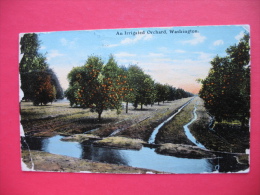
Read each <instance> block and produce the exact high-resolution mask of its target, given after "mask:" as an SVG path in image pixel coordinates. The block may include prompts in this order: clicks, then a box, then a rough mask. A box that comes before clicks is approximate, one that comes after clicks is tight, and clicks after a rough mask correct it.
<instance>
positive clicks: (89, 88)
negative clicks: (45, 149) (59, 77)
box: [65, 56, 127, 120]
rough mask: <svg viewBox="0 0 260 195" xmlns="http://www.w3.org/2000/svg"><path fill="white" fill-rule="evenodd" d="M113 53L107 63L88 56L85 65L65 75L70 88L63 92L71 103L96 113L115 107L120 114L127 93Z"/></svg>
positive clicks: (99, 116)
mask: <svg viewBox="0 0 260 195" xmlns="http://www.w3.org/2000/svg"><path fill="white" fill-rule="evenodd" d="M122 72H123V70H122V69H120V68H119V67H118V65H117V63H116V61H115V59H114V57H113V56H110V58H109V60H108V62H107V64H106V65H104V62H103V61H102V60H101V58H99V57H97V56H90V57H89V58H88V60H87V62H86V64H85V65H84V66H82V67H76V68H73V69H72V70H71V72H70V73H69V74H68V80H69V84H70V87H69V89H68V90H67V91H66V92H65V94H66V97H67V98H68V99H69V101H70V104H71V106H72V105H80V106H81V107H85V108H90V109H91V111H92V112H97V113H98V119H99V120H101V115H102V113H103V111H104V110H107V109H111V110H112V109H116V110H117V113H118V114H119V113H120V112H121V109H122V101H123V99H124V97H125V94H126V90H127V89H126V87H125V84H126V80H125V79H126V78H125V76H124V75H123V74H121V73H122Z"/></svg>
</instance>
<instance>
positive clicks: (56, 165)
mask: <svg viewBox="0 0 260 195" xmlns="http://www.w3.org/2000/svg"><path fill="white" fill-rule="evenodd" d="M30 153H31V155H30ZM30 153H29V151H28V150H23V151H22V158H23V162H24V163H25V164H26V165H27V167H28V169H31V168H32V163H31V160H30V157H32V161H33V164H34V170H35V171H57V172H88V173H135V174H137V173H138V174H149V173H153V174H159V173H163V172H159V171H154V170H149V169H141V168H134V167H128V166H122V165H115V164H107V163H100V162H93V161H89V160H82V159H77V158H72V157H67V156H62V155H56V154H50V153H47V152H41V151H30Z"/></svg>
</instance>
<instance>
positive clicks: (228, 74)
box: [199, 33, 250, 126]
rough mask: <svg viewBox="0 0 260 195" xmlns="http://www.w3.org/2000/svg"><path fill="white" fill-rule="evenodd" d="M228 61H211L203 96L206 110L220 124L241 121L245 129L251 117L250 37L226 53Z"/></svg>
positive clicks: (218, 58) (243, 39) (216, 59)
mask: <svg viewBox="0 0 260 195" xmlns="http://www.w3.org/2000/svg"><path fill="white" fill-rule="evenodd" d="M226 53H227V55H226V57H219V56H216V57H215V58H213V60H212V61H211V65H212V67H211V69H210V71H209V74H208V76H207V77H206V78H205V79H204V80H201V83H202V88H201V90H200V92H199V95H200V97H201V98H203V99H204V101H205V107H206V109H207V110H208V111H209V113H210V114H212V115H213V116H215V119H216V120H217V121H222V120H227V121H233V120H239V121H240V122H241V124H242V126H244V125H245V124H246V123H247V122H248V120H249V117H250V64H249V61H250V45H249V34H247V33H246V34H245V35H244V37H243V38H242V39H241V40H240V41H239V43H238V44H236V45H234V46H230V47H229V48H228V49H227V50H226Z"/></svg>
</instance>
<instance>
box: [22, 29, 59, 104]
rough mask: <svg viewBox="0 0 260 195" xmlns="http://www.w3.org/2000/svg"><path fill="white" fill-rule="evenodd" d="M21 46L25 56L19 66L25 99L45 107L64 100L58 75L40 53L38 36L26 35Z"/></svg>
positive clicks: (33, 34)
mask: <svg viewBox="0 0 260 195" xmlns="http://www.w3.org/2000/svg"><path fill="white" fill-rule="evenodd" d="M20 45H21V48H20V49H21V54H23V57H22V59H21V61H20V66H19V71H20V77H21V89H22V90H23V92H24V97H23V99H24V100H27V101H33V104H34V105H39V104H41V105H42V104H44V105H45V104H47V103H48V102H53V101H54V100H55V99H63V97H64V93H63V89H62V87H61V85H60V82H59V80H58V78H57V76H56V74H55V73H54V71H53V70H52V69H51V68H50V67H49V65H48V64H47V62H46V57H45V56H44V55H43V54H41V53H39V51H38V50H39V47H40V41H39V39H38V35H37V34H35V33H27V34H24V35H23V37H22V38H21V41H20Z"/></svg>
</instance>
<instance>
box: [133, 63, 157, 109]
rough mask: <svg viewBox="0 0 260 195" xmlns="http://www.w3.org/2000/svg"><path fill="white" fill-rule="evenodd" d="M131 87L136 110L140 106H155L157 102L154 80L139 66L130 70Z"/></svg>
mask: <svg viewBox="0 0 260 195" xmlns="http://www.w3.org/2000/svg"><path fill="white" fill-rule="evenodd" d="M128 75H129V85H130V88H131V89H132V96H133V98H132V100H131V101H132V103H133V106H134V107H135V108H137V106H138V104H140V105H141V109H143V105H148V104H153V103H154V101H155V88H154V81H153V80H152V78H151V77H150V76H149V75H147V74H145V73H144V71H143V70H142V69H141V68H140V67H138V66H137V65H131V66H130V67H129V68H128Z"/></svg>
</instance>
